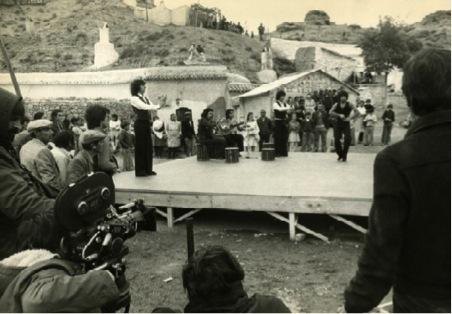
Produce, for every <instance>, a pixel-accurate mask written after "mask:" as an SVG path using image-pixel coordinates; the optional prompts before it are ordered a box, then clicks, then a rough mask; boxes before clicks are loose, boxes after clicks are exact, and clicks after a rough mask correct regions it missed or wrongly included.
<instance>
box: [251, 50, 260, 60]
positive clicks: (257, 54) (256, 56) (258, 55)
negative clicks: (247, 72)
mask: <svg viewBox="0 0 452 314" xmlns="http://www.w3.org/2000/svg"><path fill="white" fill-rule="evenodd" d="M250 58H251V59H253V60H256V61H257V62H261V55H260V53H257V52H254V53H252V54H251V56H250Z"/></svg>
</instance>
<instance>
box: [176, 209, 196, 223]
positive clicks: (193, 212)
mask: <svg viewBox="0 0 452 314" xmlns="http://www.w3.org/2000/svg"><path fill="white" fill-rule="evenodd" d="M201 210H202V208H198V209H193V210H191V211H189V212H188V213H186V214H184V215H182V216H180V217H179V218H177V219H176V220H174V223H176V222H179V221H182V220H184V219H187V218H188V217H191V216H193V215H194V214H196V213H197V212H199V211H201Z"/></svg>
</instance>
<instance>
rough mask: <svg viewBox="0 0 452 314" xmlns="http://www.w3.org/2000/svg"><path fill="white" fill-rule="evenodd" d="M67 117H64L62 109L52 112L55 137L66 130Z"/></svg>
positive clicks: (51, 118) (51, 117)
mask: <svg viewBox="0 0 452 314" xmlns="http://www.w3.org/2000/svg"><path fill="white" fill-rule="evenodd" d="M65 119H66V117H65V116H64V113H63V111H62V110H60V109H55V110H53V111H52V113H51V115H50V120H51V121H52V123H53V124H52V131H53V135H57V134H58V133H60V132H63V131H64V130H65V129H64V120H65Z"/></svg>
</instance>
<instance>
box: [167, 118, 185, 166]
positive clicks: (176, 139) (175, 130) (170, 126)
mask: <svg viewBox="0 0 452 314" xmlns="http://www.w3.org/2000/svg"><path fill="white" fill-rule="evenodd" d="M165 131H166V135H167V138H168V139H167V145H168V159H175V158H176V156H177V151H178V150H179V147H180V144H181V140H180V138H181V135H182V128H181V123H180V121H177V117H176V114H175V113H172V114H171V116H170V121H169V122H168V123H166V126H165Z"/></svg>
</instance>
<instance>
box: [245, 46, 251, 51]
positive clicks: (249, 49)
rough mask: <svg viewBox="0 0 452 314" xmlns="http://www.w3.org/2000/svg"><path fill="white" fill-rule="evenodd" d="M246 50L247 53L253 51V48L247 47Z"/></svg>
mask: <svg viewBox="0 0 452 314" xmlns="http://www.w3.org/2000/svg"><path fill="white" fill-rule="evenodd" d="M245 50H246V51H253V48H251V47H246V48H245Z"/></svg>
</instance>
